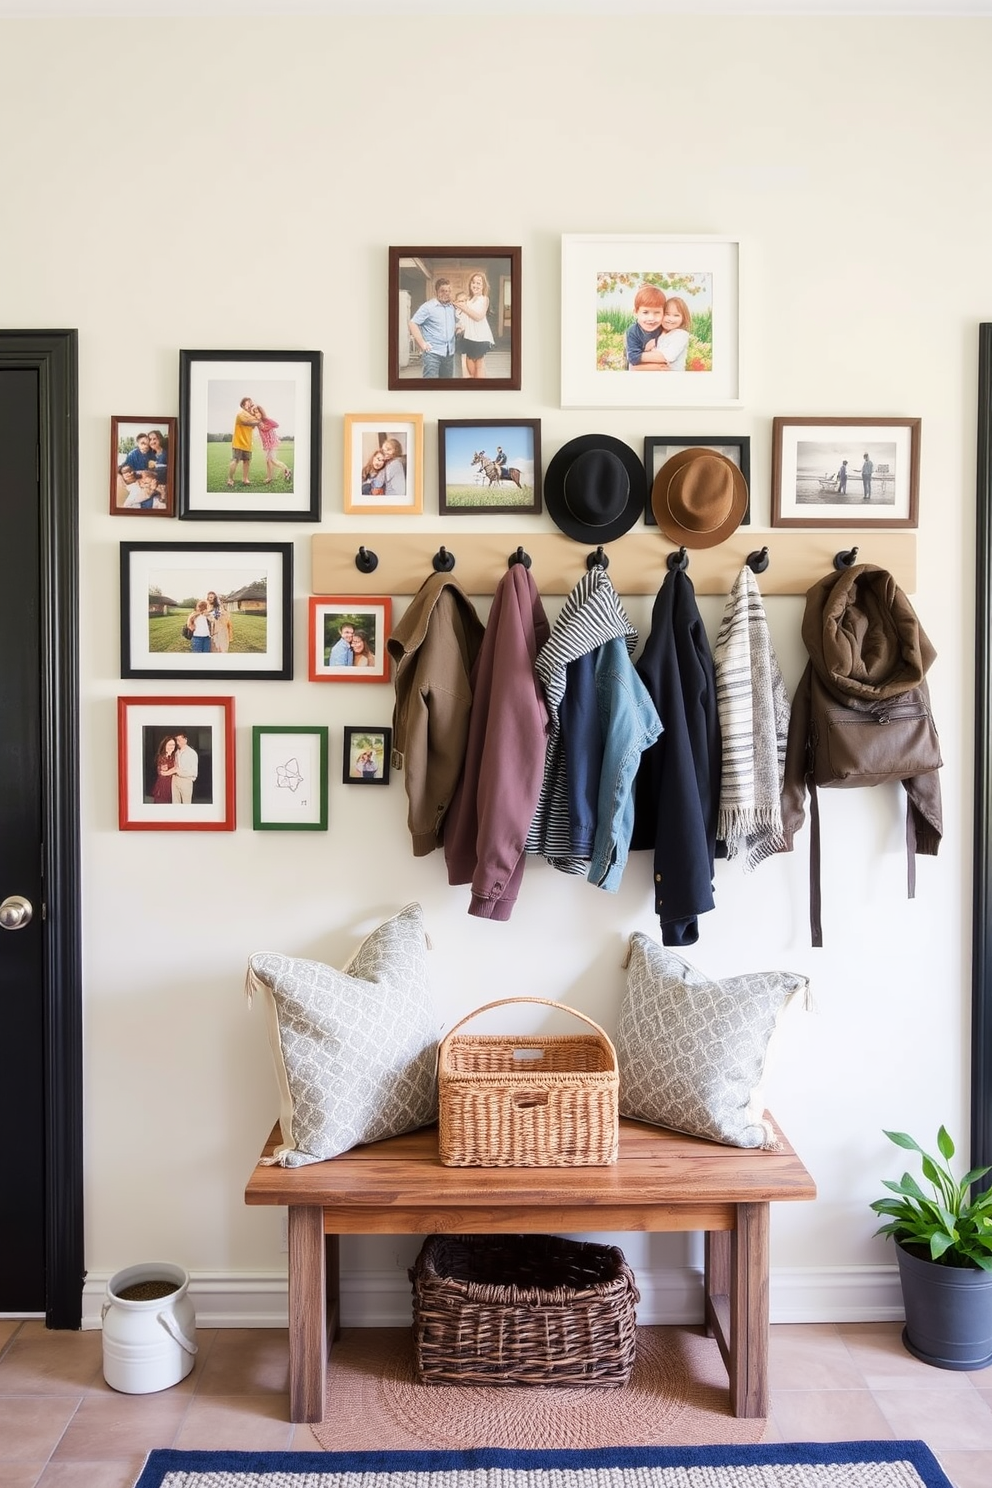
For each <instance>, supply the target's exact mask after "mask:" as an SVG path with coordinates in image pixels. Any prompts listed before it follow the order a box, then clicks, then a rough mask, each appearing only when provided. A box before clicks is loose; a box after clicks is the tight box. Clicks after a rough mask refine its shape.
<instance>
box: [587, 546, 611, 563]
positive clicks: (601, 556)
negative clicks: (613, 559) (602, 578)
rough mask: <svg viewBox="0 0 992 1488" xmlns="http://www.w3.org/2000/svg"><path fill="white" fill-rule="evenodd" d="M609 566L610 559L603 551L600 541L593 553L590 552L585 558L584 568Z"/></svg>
mask: <svg viewBox="0 0 992 1488" xmlns="http://www.w3.org/2000/svg"><path fill="white" fill-rule="evenodd" d="M609 566H610V560H609V558H607V556H606V554H605V553H604V552H603V545H602V543H600V545H599V547H598V548H597V549H596V551H595V553H590V554H589V557H588V558H587V559H586V568H588V569H590V570H592V569H594V568H609Z"/></svg>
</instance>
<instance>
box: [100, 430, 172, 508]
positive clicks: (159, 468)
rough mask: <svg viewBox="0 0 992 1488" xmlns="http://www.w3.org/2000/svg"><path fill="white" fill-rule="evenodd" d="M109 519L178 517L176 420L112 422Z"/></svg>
mask: <svg viewBox="0 0 992 1488" xmlns="http://www.w3.org/2000/svg"><path fill="white" fill-rule="evenodd" d="M110 515H111V516H112V517H174V516H175V515H176V420H175V419H174V418H163V417H162V416H161V415H155V416H154V417H148V416H147V415H141V414H137V415H136V414H120V415H118V416H116V417H115V418H112V419H111V420H110Z"/></svg>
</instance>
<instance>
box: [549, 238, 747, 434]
mask: <svg viewBox="0 0 992 1488" xmlns="http://www.w3.org/2000/svg"><path fill="white" fill-rule="evenodd" d="M739 314H740V244H739V243H738V242H737V241H736V240H735V239H733V238H722V237H715V236H708V237H654V236H652V235H650V234H647V233H635V234H632V235H629V236H626V237H607V236H604V235H599V234H589V233H573V234H566V235H565V236H564V237H563V238H562V240H561V406H562V407H563V408H734V407H737V406H739V405H740V402H741V391H740V326H739Z"/></svg>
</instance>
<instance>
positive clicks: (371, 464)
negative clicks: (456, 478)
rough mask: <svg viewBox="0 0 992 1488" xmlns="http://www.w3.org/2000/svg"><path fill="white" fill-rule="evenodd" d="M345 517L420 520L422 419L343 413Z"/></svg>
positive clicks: (419, 416)
mask: <svg viewBox="0 0 992 1488" xmlns="http://www.w3.org/2000/svg"><path fill="white" fill-rule="evenodd" d="M342 504H343V508H344V510H345V511H346V512H363V513H367V514H369V515H372V516H374V515H376V514H378V515H380V516H404V515H408V516H420V514H421V513H422V512H423V509H424V418H423V414H420V413H346V414H345V416H344V499H343V503H342Z"/></svg>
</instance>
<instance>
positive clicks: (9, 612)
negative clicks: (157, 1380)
mask: <svg viewBox="0 0 992 1488" xmlns="http://www.w3.org/2000/svg"><path fill="white" fill-rule="evenodd" d="M75 368H76V338H75V333H74V332H71V331H50V332H28V331H3V332H0V450H2V451H3V459H2V461H0V635H2V636H3V637H4V648H3V662H2V664H0V1131H2V1132H3V1134H4V1135H3V1140H4V1145H5V1147H6V1149H7V1151H8V1153H9V1154H10V1155H11V1157H12V1159H13V1161H12V1162H11V1163H9V1164H8V1165H7V1171H6V1177H5V1180H4V1181H3V1182H2V1183H0V1237H2V1245H0V1250H2V1252H3V1264H2V1266H0V1312H12V1313H25V1312H27V1313H43V1314H44V1315H45V1318H46V1321H47V1322H48V1324H49V1326H51V1327H78V1326H79V1323H80V1317H81V1307H82V1281H83V1261H82V1160H81V1154H82V1142H81V1112H82V1099H81V1081H80V1067H81V1058H80V1053H81V1045H80V973H79V848H78V800H77V792H78V770H77V768H76V762H77V761H78V721H77V701H76V699H77V687H78V683H77V674H78V669H77V663H76V646H75V635H76V631H77V621H76V592H77V583H76V550H77V515H76V502H77V479H76V450H75V431H76V383H75Z"/></svg>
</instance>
